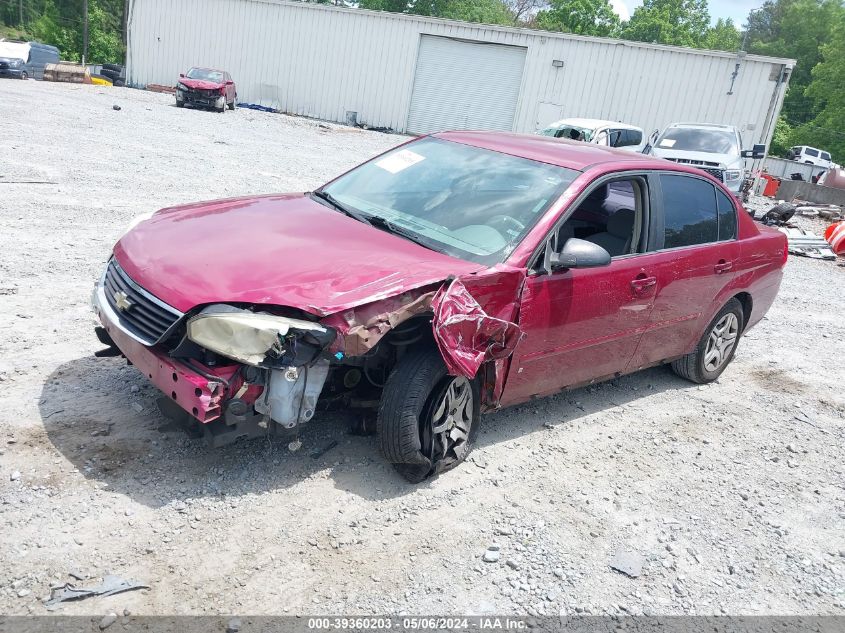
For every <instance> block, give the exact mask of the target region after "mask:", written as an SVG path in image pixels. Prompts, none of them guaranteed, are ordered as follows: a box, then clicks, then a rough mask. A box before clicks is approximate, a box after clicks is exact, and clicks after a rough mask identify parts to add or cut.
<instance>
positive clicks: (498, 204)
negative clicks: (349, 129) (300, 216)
mask: <svg viewBox="0 0 845 633" xmlns="http://www.w3.org/2000/svg"><path fill="white" fill-rule="evenodd" d="M578 173H579V172H577V171H574V170H572V169H566V168H564V167H557V166H555V165H549V164H546V163H540V162H537V161H533V160H528V159H525V158H518V157H516V156H510V155H507V154H501V153H499V152H494V151H491V150H486V149H481V148H478V147H472V146H469V145H463V144H460V143H453V142H450V141H444V140H440V139H433V138H425V139H422V140H419V141H416V142H414V143H411V144H409V145H405V146H402V147H400V148H397V149H395V150H393V151H391V152H389V153H387V154H385V155H383V156H381V157H379V158H376V159H374V160H372V161H370V162H368V163H365V164H364V165H361V166H360V167H358V168H357V169H354V170H353V171H351V172H349V173H348V174H346V175H344V176H341V177H340V178H338V179H337V180H335V181H334V182H332V183H330V184H328V185H326V186H325V187H324V188H323V189H322V191H323V192H325V193H328V194H330V195H331V196H332V197H333V199H334V200H335V201H337V202H339V203H340V204H342V205H343V206H344V207H347V208H348V209H349V210H351V211H352V212H354V213H357V214H360V215H361V216H363V217H364V219H366V218H368V217H369V218H371V219H372V218H376V219H382V220H386V221H387V223H385V222H375V221H374V222H373V224H375V225H376V226H378V227H379V228H385V229H387V230H389V229H390V227H393V228H394V229H396V231H395V232H397V233H405V234H406V236H407V237H411V238H412V239H414V241H418V242H420V243H421V244H423V245H424V246H426V247H428V248H430V249H432V250H435V251H439V252H442V253H447V254H449V255H452V256H454V257H459V258H461V259H465V260H468V261H472V262H476V263H479V264H485V265H492V264H495V263H498V262H501V261H504V260H505V259H506V258H507V256H508V255H509V254H510V253H511V252H512V251H513V249H514V248H515V247H516V245H517V244H519V242H520V240H521V239H522V238H523V237H524V236H525V234H526V233H527V232H528V231H529V230H530V228H531V227H532V226H533V225H534V223H535V222H536V221H537V220H538V219H539V218H540V217H541V216H542V214H543V212H544V211H545V210H546V209H547V208H548V207H549V205H550V204H551V203H552V202H554V200H556V199H557V198H558V197H559V196H560V194H561V193H563V191H564V190H565V189H566V187H567V186H568V185H569V184H570V183H571V182H572V181H573V180H574V179H575V177H576V176H577V175H578Z"/></svg>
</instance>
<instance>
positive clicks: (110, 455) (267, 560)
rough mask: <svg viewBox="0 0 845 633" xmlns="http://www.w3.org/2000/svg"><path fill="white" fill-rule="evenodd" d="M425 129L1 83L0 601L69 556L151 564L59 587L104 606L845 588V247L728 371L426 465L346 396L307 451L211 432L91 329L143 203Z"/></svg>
mask: <svg viewBox="0 0 845 633" xmlns="http://www.w3.org/2000/svg"><path fill="white" fill-rule="evenodd" d="M113 104H118V105H120V106H121V107H122V109H121V110H120V111H115V110H113V109H112V105H113ZM401 140H403V138H402V137H399V136H389V135H383V134H378V133H370V132H363V131H359V130H352V129H348V128H344V127H340V126H336V125H327V124H322V123H319V122H315V121H310V120H305V119H298V118H291V117H286V116H281V115H271V114H265V113H259V112H253V111H248V110H238V111H235V112H226V113H225V114H215V113H208V112H199V111H190V110H177V109H176V108H175V107H173V105H172V97H169V96H165V95H157V94H152V93H145V92H140V91H133V90H129V89H118V88H110V89H106V88H98V87H94V86H77V85H61V84H48V83H37V82H32V81H30V82H12V81H4V82H3V93H2V97H0V229H1V230H0V332H2V336H1V337H0V387H2V392H0V393H2V396H0V412H2V413H0V583H2V586H0V613H6V614H26V613H35V614H40V613H45V612H46V610H45V607H44V606H43V605H42V604H41V601H42V600H43V598H44V596H46V595H48V594H49V590H50V587H51V586H52V585H56V584H63V583H65V582H77V581H75V580H74V579H73V578H72V577H71V576H70V575H69V574H71V573H73V574H76V575H77V576H80V577H81V578H83V579H86V580H84V582H79V583H78V584H86V585H90V584H93V583H96V582H98V581H99V579H100V578H101V577H102V576H103V575H104V574H107V573H112V574H117V575H120V576H123V577H125V578H132V579H137V580H139V581H143V582H144V583H145V584H148V585H149V586H150V589H148V590H144V591H135V592H131V593H126V594H122V595H118V596H112V597H108V598H93V599H90V600H85V601H81V602H76V603H70V604H67V605H65V606H63V607H62V608H61V610H60V612H63V613H69V614H88V615H98V614H105V613H108V612H110V611H116V612H120V611H121V610H122V609H124V608H127V609H129V610H130V611H131V612H132V613H134V614H187V613H192V614H201V613H208V614H225V613H235V612H239V613H251V614H282V613H292V614H293V613H309V614H310V613H313V614H323V613H325V614H332V613H357V614H373V613H416V614H432V613H434V614H444V613H491V612H496V613H512V614H526V613H527V614H532V615H533V614H549V615H552V614H553V615H557V614H560V613H563V614H575V613H593V614H604V613H613V614H620V613H626V612H627V613H635V614H636V613H659V614H681V613H695V614H719V613H729V614H837V613H838V614H842V613H845V529H843V525H845V503H843V502H845V490H843V484H845V477H843V474H845V465H844V464H843V460H842V454H843V438H844V437H845V423H843V414H845V396H843V394H842V389H841V383H842V379H843V376H844V375H845V372H843V370H842V369H841V363H840V361H841V359H842V357H843V352H845V346H843V342H842V341H843V337H845V324H843V317H842V315H843V314H845V270H843V268H842V266H841V265H839V264H837V263H834V262H820V261H811V260H806V259H799V258H793V259H791V260H790V262H789V264H788V265H787V269H786V277H785V280H784V284H783V288H782V291H781V294H780V297H779V299H778V301H777V303H776V304H775V306H774V307H773V309H772V310H771V312H770V313H769V316H768V318H767V319H766V320H765V321H763V322H762V323H761V324H760V325H759V326H758V327H757V328H756V329H754V330H752V331H751V332H750V333H749V334H748V335H747V336H746V337H744V338H743V340H742V343H741V345H740V347H739V352H738V355H737V358H736V360H735V361H734V362H733V364H732V365H731V366H730V367H729V368H728V370H727V371H726V372H725V373H724V374H723V376H722V378H721V379H720V380H719V381H718V382H717V383H715V384H712V385H709V386H695V385H690V384H689V383H686V382H684V381H682V380H680V379H678V378H676V377H675V376H674V375H673V374H672V373H671V372H670V371H668V370H667V369H664V368H658V369H653V370H649V371H645V372H641V373H638V374H635V375H632V376H627V377H624V378H622V379H618V380H615V381H613V382H611V383H607V384H603V385H598V386H595V387H591V388H588V389H581V390H577V391H573V392H569V393H565V394H561V395H559V396H557V397H554V398H549V399H545V400H541V401H537V402H534V403H532V404H530V405H524V406H520V407H515V408H512V409H509V410H504V411H501V412H499V413H496V414H493V415H490V416H487V417H485V418H484V419H483V420H482V428H481V429H480V433H479V440H478V450H477V451H476V452H475V453H474V454H473V457H472V459H471V461H470V462H469V463H467V464H465V465H463V466H462V467H461V468H459V469H457V470H456V471H453V472H451V473H449V474H448V475H446V476H443V477H440V478H438V479H435V480H434V481H431V482H428V483H426V484H423V485H420V486H410V485H408V484H406V483H405V482H404V481H403V480H401V479H400V478H399V477H398V476H397V475H396V474H394V472H393V471H392V469H391V468H390V467H388V466H387V465H385V463H384V462H383V461H382V459H381V457H380V456H379V455H378V452H377V449H376V446H375V443H374V441H373V439H372V438H367V437H358V436H350V435H348V434H347V433H346V429H347V423H348V420H347V419H345V418H344V416H343V415H336V416H323V417H322V418H320V419H315V421H313V422H312V423H310V424H309V425H308V426H307V428H306V429H305V431H304V432H303V434H302V436H301V439H302V442H303V446H302V448H301V449H300V450H299V451H297V452H295V453H291V452H290V451H289V450H288V448H287V442H283V441H281V440H276V441H264V440H257V441H252V442H242V443H239V444H236V445H234V446H230V447H227V448H224V449H219V450H216V451H211V450H208V449H206V448H205V446H204V445H203V444H202V443H201V442H198V441H192V440H188V439H186V438H185V436H183V435H182V434H181V433H179V432H176V431H173V430H171V429H169V427H168V426H167V425H166V423H165V420H164V419H163V418H162V417H161V416H160V415H159V414H158V413H157V411H156V408H155V405H154V400H155V397H156V395H157V394H156V391H155V389H153V388H152V387H150V386H149V385H148V384H147V382H146V381H145V380H144V378H143V377H142V376H140V375H139V374H138V373H137V372H136V371H135V370H134V369H133V368H132V367H127V366H126V365H125V363H124V362H122V361H121V360H119V359H96V358H94V357H93V356H92V354H93V352H94V351H95V350H96V349H98V348H99V347H100V346H99V345H98V343H97V342H96V340H95V338H94V334H93V331H92V326H93V322H92V317H91V314H90V308H89V306H88V298H89V294H90V290H91V287H92V284H93V282H94V280H95V278H96V277H97V275H98V274H99V272H100V271H101V269H102V266H103V264H104V262H105V261H106V259H107V257H108V254H109V251H110V248H111V246H112V244H113V242H114V241H115V240H116V238H117V237H118V236H119V235H120V233H121V232H122V230H123V229H124V228H125V226H126V225H127V224H128V222H129V221H130V219H131V218H132V217H134V216H135V215H138V214H141V213H143V212H146V211H148V210H151V209H155V208H158V207H161V206H165V205H170V204H175V203H181V202H187V201H192V200H197V199H203V198H217V197H224V196H233V195H238V194H247V193H262V192H272V191H284V190H294V191H296V190H304V189H308V188H310V187H313V186H315V185H317V184H319V183H320V182H321V181H323V180H325V179H327V178H328V177H330V176H331V175H334V174H337V173H339V172H341V171H343V170H345V169H346V168H348V167H351V166H352V165H354V164H355V163H357V162H358V161H360V160H362V159H364V158H367V157H369V156H371V155H373V154H375V153H377V152H379V151H382V150H384V149H386V148H388V147H390V146H392V145H394V144H397V143H399V142H400V141H401ZM327 246H330V245H327ZM293 255H295V256H298V257H309V256H315V254H313V253H296V254H293ZM333 439H335V440H337V441H338V442H339V445H338V446H337V447H335V448H333V449H331V450H330V451H328V452H327V453H326V454H325V455H323V456H322V457H319V458H317V459H315V458H313V457H312V456H311V453H312V451H314V450H315V449H319V448H321V447H324V446H326V445H327V444H328V442H330V441H331V440H333ZM497 548H498V551H497V552H496V549H497ZM619 553H622V554H627V555H629V557H631V558H633V559H635V561H634V562H635V564H636V563H638V564H641V565H642V571H641V574H640V575H639V576H638V577H630V576H627V575H624V574H622V573H620V572H618V571H615V570H614V569H612V568H611V566H610V563H611V561H612V559H613V558H614V556H616V555H617V554H619ZM486 561H491V562H486Z"/></svg>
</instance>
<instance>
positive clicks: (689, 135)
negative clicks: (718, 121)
mask: <svg viewBox="0 0 845 633" xmlns="http://www.w3.org/2000/svg"><path fill="white" fill-rule="evenodd" d="M657 147H658V148H659V149H676V150H681V151H685V152H706V153H708V154H738V153H739V148H738V147H737V144H736V134H734V133H733V132H730V131H728V130H717V129H704V128H691V127H670V128H669V129H668V130H666V131H665V132H664V133H663V136H661V137H660V140H659V141H658V142H657Z"/></svg>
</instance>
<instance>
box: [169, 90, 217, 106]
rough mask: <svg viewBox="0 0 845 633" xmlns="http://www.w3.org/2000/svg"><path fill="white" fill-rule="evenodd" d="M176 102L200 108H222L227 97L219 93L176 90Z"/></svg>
mask: <svg viewBox="0 0 845 633" xmlns="http://www.w3.org/2000/svg"><path fill="white" fill-rule="evenodd" d="M176 102H177V103H180V104H183V105H188V106H192V107H199V108H218V109H219V108H222V107H223V106H224V105H225V104H226V97H225V96H224V95H221V94H220V93H219V92H212V91H196V90H184V89H182V90H179V89H177V90H176Z"/></svg>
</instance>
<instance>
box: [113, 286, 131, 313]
mask: <svg viewBox="0 0 845 633" xmlns="http://www.w3.org/2000/svg"><path fill="white" fill-rule="evenodd" d="M112 297H113V298H114V307H116V308H117V309H118V310H120V311H121V312H127V311H128V310H129V308H131V307H132V306H134V305H135V304H134V303H132V302H131V301H130V300H129V295H127V294H126V293H125V292H123V291H122V290H118V291H117V292H115V293H114V294H113V295H112Z"/></svg>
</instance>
